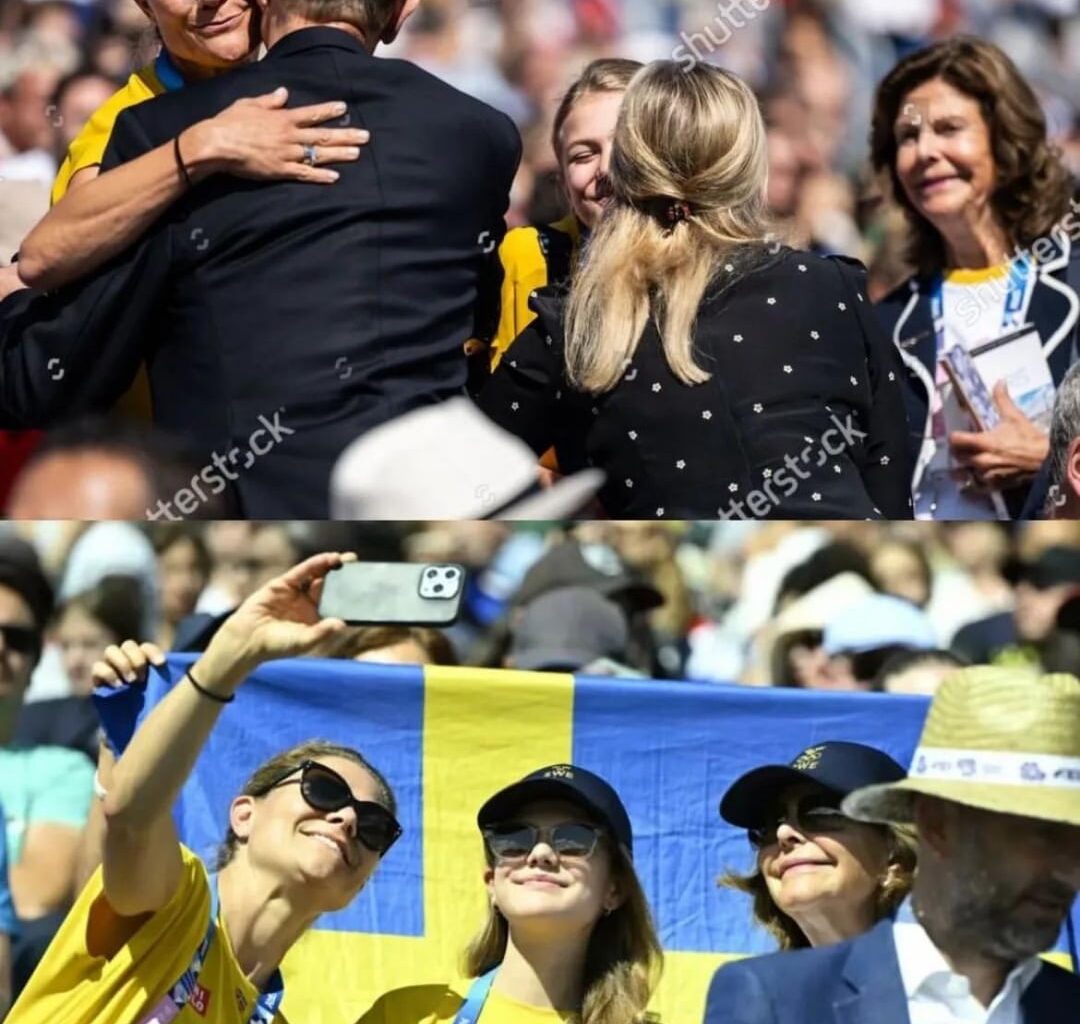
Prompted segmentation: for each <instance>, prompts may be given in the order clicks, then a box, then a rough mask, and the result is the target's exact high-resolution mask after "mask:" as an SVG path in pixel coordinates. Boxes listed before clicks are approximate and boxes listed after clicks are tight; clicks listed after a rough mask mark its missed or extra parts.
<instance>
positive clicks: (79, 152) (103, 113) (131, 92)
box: [51, 63, 165, 421]
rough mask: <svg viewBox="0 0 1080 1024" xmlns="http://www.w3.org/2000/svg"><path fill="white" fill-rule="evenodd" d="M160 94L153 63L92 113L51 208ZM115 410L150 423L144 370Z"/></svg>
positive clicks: (64, 168)
mask: <svg viewBox="0 0 1080 1024" xmlns="http://www.w3.org/2000/svg"><path fill="white" fill-rule="evenodd" d="M163 92H165V86H164V85H162V83H161V81H160V79H159V78H158V76H157V72H156V71H155V70H154V65H153V63H150V64H147V65H146V67H144V68H140V69H139V70H138V71H136V72H135V73H134V74H133V75H132V76H131V77H130V78H129V79H128V80H127V84H126V85H125V86H124V87H123V88H122V89H118V90H117V91H116V92H114V93H113V94H112V96H110V97H109V99H107V100H106V101H105V102H104V103H102V105H101V106H100V107H98V108H97V110H95V111H94V113H93V114H92V115H91V117H90V120H89V121H87V122H86V124H85V125H83V129H82V131H81V132H79V134H78V135H76V136H75V141H74V142H72V143H71V145H70V146H69V147H68V151H67V156H66V157H65V158H64V162H63V163H62V164H61V165H60V170H59V171H57V173H56V180H55V181H54V182H53V187H52V196H51V203H52V205H53V206H55V205H56V204H57V203H58V202H60V200H61V199H63V198H64V196H65V194H66V193H67V190H68V186H69V185H70V184H71V179H72V178H73V177H74V176H75V175H76V174H77V173H78V172H79V171H81V170H83V169H84V168H87V167H97V166H98V165H99V164H100V163H101V160H102V158H103V157H104V156H105V149H106V147H107V146H108V145H109V138H110V137H111V136H112V132H113V128H114V127H116V119H117V118H118V117H119V116H120V114H121V113H122V112H123V111H124V110H126V109H127V108H128V107H134V106H136V105H138V104H139V103H143V102H145V101H146V100H150V99H153V98H154V97H155V96H160V95H161V94H162V93H163ZM116 408H117V411H118V412H121V413H124V414H126V415H128V416H130V417H132V418H134V419H140V420H147V421H149V420H152V419H153V403H152V401H151V398H150V381H149V379H148V378H147V376H146V370H145V368H141V369H140V370H139V373H138V376H137V377H136V378H135V380H134V382H133V383H132V385H131V388H130V389H129V390H128V392H127V394H125V395H123V396H122V397H121V398H120V401H119V402H118V403H117V406H116Z"/></svg>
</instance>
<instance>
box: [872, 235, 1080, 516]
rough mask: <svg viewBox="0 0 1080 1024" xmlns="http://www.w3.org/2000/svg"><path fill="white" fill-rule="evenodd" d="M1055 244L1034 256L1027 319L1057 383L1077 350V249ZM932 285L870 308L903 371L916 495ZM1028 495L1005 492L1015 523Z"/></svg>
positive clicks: (1060, 241) (902, 291) (930, 361)
mask: <svg viewBox="0 0 1080 1024" xmlns="http://www.w3.org/2000/svg"><path fill="white" fill-rule="evenodd" d="M1054 241H1055V243H1056V244H1055V247H1054V250H1053V253H1054V255H1053V258H1050V259H1046V260H1042V259H1041V256H1042V255H1044V254H1046V255H1049V250H1048V249H1047V248H1046V247H1045V246H1044V247H1043V249H1042V250H1041V251H1040V252H1038V253H1037V255H1038V256H1039V257H1040V263H1039V265H1038V271H1037V273H1038V278H1037V281H1036V283H1035V287H1034V291H1033V293H1032V296H1031V306H1030V310H1029V319H1030V320H1031V322H1032V323H1034V324H1035V326H1036V327H1038V329H1039V336H1040V337H1041V338H1042V342H1043V352H1044V354H1045V355H1046V359H1047V362H1048V363H1049V365H1050V372H1051V374H1052V375H1053V377H1054V383H1055V384H1060V383H1061V380H1062V378H1063V377H1064V376H1065V374H1066V372H1067V371H1068V369H1069V367H1070V366H1072V364H1073V363H1074V362H1075V361H1076V359H1077V355H1078V350H1080V245H1077V244H1075V243H1074V242H1073V241H1072V239H1071V238H1070V237H1069V235H1068V234H1067V233H1066V232H1064V231H1062V232H1059V233H1058V234H1056V235H1054ZM933 283H934V282H933V280H932V279H931V278H929V277H920V276H916V277H912V278H910V279H909V280H907V281H905V282H904V283H903V284H902V285H900V287H899V288H897V289H895V290H894V291H892V292H891V293H890V294H889V295H887V296H886V297H885V298H884V299H882V300H881V301H880V302H879V303H878V304H877V306H876V307H875V309H876V311H877V314H878V316H879V317H880V319H881V322H882V325H883V326H884V327H885V329H886V331H887V332H888V333H889V335H890V336H891V337H892V340H893V344H894V345H895V346H896V347H897V349H898V350H899V352H900V358H901V359H902V360H903V361H904V367H905V369H906V371H907V372H906V373H905V374H904V382H905V385H906V386H905V388H904V397H905V402H906V405H907V413H908V423H909V424H910V428H911V433H910V437H909V446H910V451H911V457H912V460H913V461H914V464H915V475H914V477H913V478H912V490H913V491H915V492H917V491H918V489H919V480H920V478H921V476H922V473H923V469H924V467H925V461H924V459H923V458H922V457H921V456H922V448H923V439H924V437H928V436H929V432H930V401H929V396H930V393H931V392H932V390H933V388H934V372H935V371H934V368H935V365H936V362H937V355H938V353H937V338H936V336H935V334H934V318H933V314H932V313H931V310H930V295H931V291H932V288H933ZM1027 492H1028V488H1027V487H1021V488H1016V489H1014V490H1012V491H1007V492H1005V494H1004V497H1005V503H1006V505H1007V506H1008V508H1009V511H1010V512H1011V514H1012V515H1013V517H1014V518H1016V517H1019V516H1020V514H1021V511H1022V509H1023V506H1024V501H1025V499H1026V497H1027Z"/></svg>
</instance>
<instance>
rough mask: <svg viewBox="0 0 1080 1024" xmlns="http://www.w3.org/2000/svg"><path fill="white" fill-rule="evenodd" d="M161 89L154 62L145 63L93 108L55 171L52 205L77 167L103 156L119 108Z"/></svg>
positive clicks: (142, 99) (140, 100)
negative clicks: (123, 84)
mask: <svg viewBox="0 0 1080 1024" xmlns="http://www.w3.org/2000/svg"><path fill="white" fill-rule="evenodd" d="M164 91H165V86H164V85H162V84H161V82H160V81H159V80H158V76H157V73H156V72H155V71H154V65H153V64H152V63H151V64H147V65H146V67H144V68H140V69H139V70H138V71H136V72H135V73H134V74H133V75H132V76H131V77H130V78H129V79H128V80H127V84H126V85H125V86H124V87H123V88H121V89H118V90H117V91H116V92H114V93H113V94H112V96H111V97H109V99H107V100H106V101H105V102H104V103H102V105H101V106H100V107H98V108H97V110H95V111H94V113H93V114H92V115H91V117H90V120H89V121H87V122H86V124H85V125H83V129H82V131H81V132H79V134H78V135H77V136H75V141H74V142H72V144H71V145H70V146H69V147H68V151H67V156H66V157H65V158H64V162H63V163H62V164H61V165H60V170H59V171H58V172H57V174H56V180H55V181H54V182H53V187H52V202H53V204H54V205H55V204H56V203H58V202H60V200H61V199H63V197H64V193H66V192H67V190H68V185H70V184H71V179H72V177H73V176H74V175H75V174H76V173H77V172H78V171H81V170H82V169H83V168H85V167H95V166H97V165H98V164H100V163H101V160H102V157H104V156H105V149H106V147H107V146H108V145H109V137H110V136H111V135H112V132H113V128H114V127H115V126H116V119H117V118H118V117H119V116H120V114H121V112H122V111H124V110H127V108H128V107H134V106H136V105H138V104H139V103H143V102H145V101H146V100H149V99H153V98H154V97H155V96H160V95H161V94H162V93H163V92H164Z"/></svg>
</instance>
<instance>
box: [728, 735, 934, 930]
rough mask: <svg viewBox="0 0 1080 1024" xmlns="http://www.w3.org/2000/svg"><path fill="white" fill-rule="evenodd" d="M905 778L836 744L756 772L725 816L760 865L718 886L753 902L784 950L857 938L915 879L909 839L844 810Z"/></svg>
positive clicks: (875, 756)
mask: <svg viewBox="0 0 1080 1024" xmlns="http://www.w3.org/2000/svg"><path fill="white" fill-rule="evenodd" d="M905 774H906V773H905V771H904V769H903V768H901V767H900V765H899V764H897V763H896V762H895V761H894V760H893V759H892V758H891V757H889V756H888V755H887V754H884V753H882V752H881V751H880V750H875V749H874V748H873V747H868V746H864V745H863V744H861V743H845V742H839V741H834V742H827V743H821V744H817V745H816V746H813V747H808V748H807V749H806V750H804V751H803V752H802V753H800V754H799V755H798V757H796V758H795V760H794V761H792V762H791V764H790V765H765V766H763V767H760V768H755V769H753V770H752V771H750V772H747V773H746V774H745V775H743V776H741V777H740V778H739V779H737V780H736V781H735V782H734V783H733V784H732V786H731V787H730V788H729V789H728V791H727V792H726V793H725V794H724V798H723V800H722V801H721V803H720V815H721V817H722V818H723V819H724V820H725V821H726V822H728V824H730V825H735V826H737V827H739V828H745V829H746V830H747V835H748V837H749V840H750V845H751V847H752V848H753V850H754V853H755V865H754V871H753V872H752V873H751V874H749V875H739V874H736V873H733V872H728V873H727V874H725V875H724V877H723V878H722V879H721V884H722V885H728V886H731V887H732V888H735V889H738V890H740V891H741V892H745V893H749V894H750V896H752V897H753V914H754V918H755V920H756V921H757V922H758V923H759V924H761V925H762V926H763V927H764V928H766V929H767V930H768V931H769V932H771V933H772V935H773V936H774V937H775V938H776V940H777V942H778V943H779V945H780V948H781V949H798V948H801V947H806V946H825V945H828V944H829V943H833V942H840V941H842V940H844V939H850V938H854V937H855V936H856V935H859V934H861V933H862V932H865V931H868V930H869V929H870V928H871V927H872V926H873V925H874V924H875V923H876V922H877V921H879V920H880V919H881V918H883V917H886V916H888V915H890V914H892V913H893V912H894V911H895V910H896V908H897V907H899V905H900V904H901V903H902V902H903V899H904V897H905V896H906V895H907V894H908V892H909V891H910V889H911V883H912V879H913V877H914V872H915V842H914V837H913V836H912V835H911V834H910V831H908V830H904V829H901V828H897V827H895V826H888V825H866V824H863V823H861V822H857V821H853V820H852V819H850V818H848V817H846V816H845V815H844V814H842V813H841V812H840V810H839V808H840V802H841V801H842V800H843V798H844V797H845V796H846V795H847V794H848V793H850V792H852V791H854V790H856V789H858V788H860V787H861V786H867V785H872V784H874V783H879V782H895V781H897V780H898V779H902V778H904V776H905Z"/></svg>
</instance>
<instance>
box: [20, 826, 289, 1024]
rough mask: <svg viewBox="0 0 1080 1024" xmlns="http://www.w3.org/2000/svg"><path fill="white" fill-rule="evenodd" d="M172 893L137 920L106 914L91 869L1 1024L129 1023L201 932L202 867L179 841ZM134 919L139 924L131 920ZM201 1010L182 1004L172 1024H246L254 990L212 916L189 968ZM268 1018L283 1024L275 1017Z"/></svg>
mask: <svg viewBox="0 0 1080 1024" xmlns="http://www.w3.org/2000/svg"><path fill="white" fill-rule="evenodd" d="M181 853H182V855H183V865H184V866H183V873H182V876H181V881H180V885H179V886H178V887H177V891H176V893H175V895H174V896H173V898H172V899H171V900H169V902H168V903H167V904H166V905H165V906H164V907H162V908H161V909H160V910H158V911H156V912H154V913H153V914H150V915H144V916H143V917H142V918H122V917H118V916H117V915H116V914H115V913H113V911H112V909H111V908H110V907H109V905H108V902H107V901H106V899H105V895H104V883H103V881H102V873H101V869H100V868H98V870H97V871H96V872H95V873H94V875H93V876H92V877H91V879H90V881H89V882H87V884H86V888H85V889H83V892H82V895H81V896H80V897H79V899H78V900H77V901H76V903H75V906H74V907H72V909H71V912H70V913H69V914H68V916H67V917H66V918H65V920H64V923H63V924H62V925H61V926H60V930H59V931H58V932H57V933H56V936H55V937H54V938H53V941H52V943H51V944H50V946H49V948H48V950H47V951H46V953H45V956H44V957H43V958H42V961H41V963H40V964H39V965H38V968H37V970H36V971H34V973H33V975H32V977H31V978H30V981H29V982H28V983H27V985H26V988H25V989H24V990H23V992H22V995H20V996H19V1000H18V1002H16V1004H15V1006H14V1007H13V1009H12V1010H11V1013H10V1015H9V1016H8V1017H7V1018H6V1024H105V1022H108V1024H138V1022H139V1021H142V1020H143V1019H144V1017H146V1015H147V1014H148V1013H149V1012H150V1010H152V1009H153V1008H154V1007H155V1006H156V1005H157V1004H158V1002H159V1000H160V999H161V998H162V996H164V995H165V993H166V992H168V991H169V990H170V989H171V988H172V987H173V985H175V984H176V982H177V981H178V980H179V979H180V977H181V976H182V975H183V973H184V972H185V971H186V970H187V969H188V967H189V966H190V965H191V959H192V957H193V956H194V954H195V951H196V950H197V949H198V948H199V944H200V943H201V942H202V940H203V937H204V936H205V934H206V925H207V921H208V918H209V914H210V882H209V879H208V877H207V874H206V867H205V866H204V865H203V863H202V861H201V860H199V858H198V857H196V856H195V854H193V853H192V852H191V851H190V850H188V849H187V848H185V847H181ZM140 922H141V923H140ZM198 984H199V985H200V986H201V988H202V990H203V991H204V993H205V1010H206V1012H205V1013H204V1014H199V1013H198V1012H197V1011H196V1009H195V1007H194V1006H193V1005H192V1004H191V1003H188V1004H187V1005H186V1006H185V1007H184V1008H183V1009H182V1010H181V1011H180V1014H179V1015H178V1016H177V1017H176V1018H175V1024H196V1022H199V1024H247V1022H248V1019H249V1017H250V1016H251V1007H252V1006H253V1005H254V1001H255V999H256V997H257V995H258V993H257V991H256V989H255V986H254V985H252V984H251V982H250V981H248V979H247V978H246V977H245V976H244V972H243V971H242V970H241V969H240V965H239V964H238V963H237V962H236V957H235V955H234V954H233V951H232V947H231V946H230V944H229V939H228V936H227V935H226V934H225V929H224V927H223V926H222V924H221V920H220V917H219V919H218V927H217V930H216V931H215V933H214V939H213V941H212V942H211V944H210V948H209V950H208V951H207V954H206V961H205V962H204V964H203V967H202V970H201V971H200V972H199V976H198ZM274 1020H275V1022H277V1024H286V1021H285V1018H284V1017H283V1016H282V1015H281V1014H280V1013H279V1014H277V1016H276V1017H275V1018H274Z"/></svg>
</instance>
